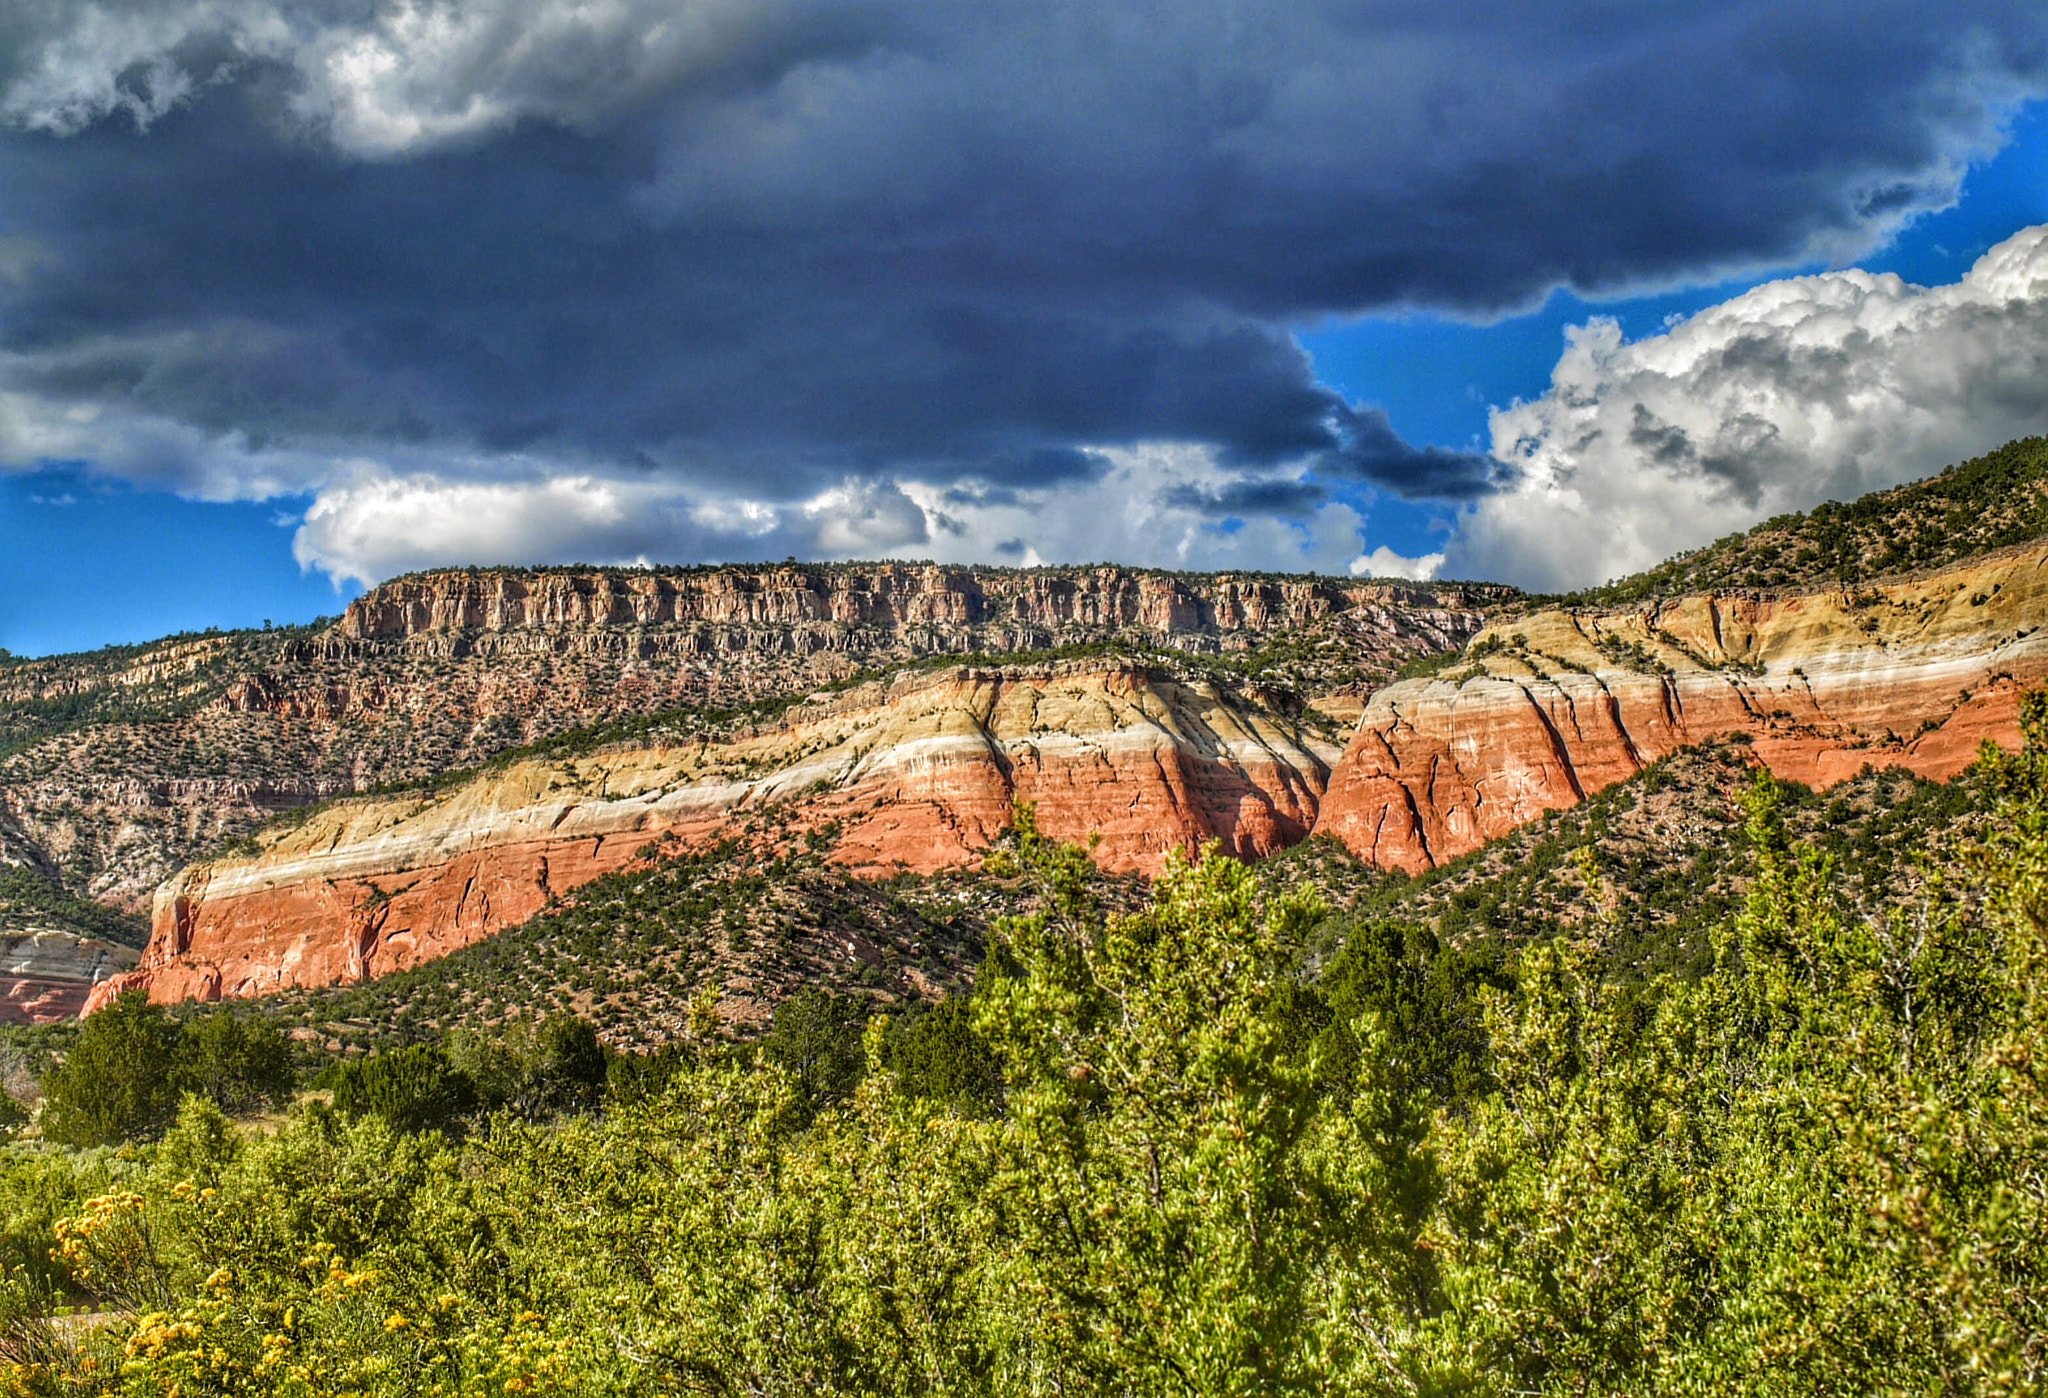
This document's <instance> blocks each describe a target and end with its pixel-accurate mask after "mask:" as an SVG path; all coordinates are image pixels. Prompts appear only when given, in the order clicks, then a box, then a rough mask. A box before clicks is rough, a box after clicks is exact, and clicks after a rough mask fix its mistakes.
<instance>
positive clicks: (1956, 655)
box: [1317, 545, 2048, 870]
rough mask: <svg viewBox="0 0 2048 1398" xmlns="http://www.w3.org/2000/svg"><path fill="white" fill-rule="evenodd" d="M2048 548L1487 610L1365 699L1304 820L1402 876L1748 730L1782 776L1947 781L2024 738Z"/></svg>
mask: <svg viewBox="0 0 2048 1398" xmlns="http://www.w3.org/2000/svg"><path fill="white" fill-rule="evenodd" d="M2044 627H2048V545H2043V546H2038V547H2034V548H2030V549H2026V550H2020V551H2014V552H2009V553H2006V554H2003V555H2000V556H1997V557H1993V558H1989V559H1986V560H1983V561H1980V562H1976V563H1972V564H1967V565H1964V566H1960V567H1957V568H1954V569H1950V570H1947V571H1945V572H1942V573H1939V574H1935V575H1932V576H1929V577H1926V578H1922V579H1917V580H1913V581H1908V582H1901V583H1896V584H1892V585H1889V586H1883V587H1876V588H1869V589H1864V590H1860V591H1854V592H1843V591H1831V592H1812V593H1807V594H1803V595H1797V596H1787V597H1780V598H1765V597H1755V596H1709V597H1691V598H1686V599H1683V600H1681V601H1677V602H1672V603H1667V604H1660V605H1656V606H1652V607H1648V608H1644V609H1640V610H1635V611H1603V612H1595V611H1547V612H1542V613H1539V614H1537V615H1534V616H1530V617H1526V618H1522V619H1519V620H1516V621H1512V622H1502V623H1499V624H1497V625H1495V626H1493V627H1490V628H1489V629H1488V630H1487V631H1485V632H1483V633H1481V635H1479V636H1478V637H1477V638H1475V639H1474V641H1473V643H1472V646H1471V648H1470V649H1469V650H1468V652H1467V658H1466V659H1465V660H1463V661H1461V662H1459V663H1456V664H1454V665H1452V666H1450V667H1448V668H1447V669H1446V670H1444V671H1443V672H1442V673H1441V674H1439V675H1438V676H1437V677H1435V678H1432V679H1426V680H1413V681H1406V682H1403V683H1399V684H1394V685H1390V686H1387V687H1386V688H1384V689H1381V690H1379V691H1378V692H1376V693H1375V694H1373V696H1372V697H1371V699H1370V701H1369V702H1368V704H1367V706H1366V709H1365V713H1364V715H1363V717H1362V718H1361V720H1360V723H1359V728H1358V732H1357V734H1356V736H1354V737H1353V739H1352V740H1351V743H1350V745H1349V747H1347V748H1346V750H1345V753H1344V756H1343V758H1342V760H1341V761H1339V763H1338V764H1337V767H1336V769H1335V771H1334V772H1333V774H1332V777H1331V782H1330V790H1329V793H1328V795H1327V797H1326V799H1325V801H1324V804H1323V809H1322V815H1321V819H1320V821H1319V822H1318V825H1317V829H1318V831H1328V832H1330V833H1332V834H1334V835H1336V836H1337V837H1338V838H1339V839H1341V840H1343V842H1344V843H1345V844H1346V845H1348V846H1349V847H1350V848H1351V849H1352V850H1354V851H1355V852H1357V853H1358V854H1359V855H1361V856H1362V857H1364V858H1366V859H1369V860H1372V861H1373V862H1375V863H1378V864H1382V865H1390V866H1393V867H1396V868H1402V869H1408V870H1415V869H1420V868H1424V867H1427V866H1429V865H1431V864H1435V863H1438V862H1440V861H1442V860H1445V859H1450V858H1453V857H1455V856H1457V855H1460V854H1463V853H1465V852H1467V851H1469V850H1472V849H1476V848H1478V847H1479V846H1480V845H1482V844H1484V843H1485V842H1486V841H1487V840H1490V839H1492V838H1494V837H1495V836H1497V835H1500V834H1503V833H1505V832H1506V831H1508V830H1511V829H1513V828H1514V827H1515V826H1517V825H1520V824H1521V823H1523V822H1524V821H1527V820H1529V819H1532V818H1533V817H1536V816H1539V815H1541V814H1542V813H1543V812H1545V811H1549V810H1555V809H1558V808H1559V807H1563V806H1569V805H1571V804H1573V803H1575V802H1577V801H1580V800H1582V799H1584V797H1585V796H1586V795H1587V794H1589V793H1591V792H1594V791H1598V790H1600V789H1602V788H1604V787H1607V786H1610V785H1612V784H1613V783H1615V782H1617V781H1621V780H1623V779H1624V778H1626V777H1628V776H1629V775H1630V774H1632V773H1634V772H1636V771H1639V770H1641V769H1642V768H1643V767H1644V766H1645V765H1647V764H1649V763H1651V762H1654V761H1656V760H1657V759H1658V758H1660V757H1663V756H1665V755H1666V754H1668V753H1670V752H1672V751H1674V750H1675V749H1677V748H1680V747H1683V746H1686V745H1688V744H1692V743H1698V742H1702V741H1705V740H1707V739H1711V738H1723V737H1728V736H1731V735H1734V734H1738V733H1746V734H1749V735H1750V736H1751V737H1752V739H1753V740H1754V744H1755V751H1756V753H1757V755H1758V757H1759V758H1761V759H1762V760H1763V761H1764V762H1765V763H1766V764H1767V765H1768V766H1769V767H1770V768H1771V769H1772V770H1773V771H1774V772H1776V773H1778V774H1779V775H1780V776H1784V777H1787V778H1791V779H1794V780H1798V781H1801V782H1805V783H1808V784H1810V785H1814V786H1822V787H1825V786H1828V785H1831V784H1832V783H1834V782H1837V781H1840V780H1842V779H1843V778H1845V777H1848V776H1851V775H1853V774H1854V773H1856V772H1857V771H1859V770H1861V769H1862V767H1863V766H1864V764H1865V763H1872V764H1875V765H1877V766H1880V767H1883V766H1900V767H1906V768H1910V769H1911V770H1913V771H1915V772H1919V773H1921V774H1923V775H1927V776H1934V777H1943V778H1945V777H1948V776H1951V775H1953V774H1955V773H1956V772H1959V771H1961V770H1962V769H1963V768H1964V767H1965V766H1967V765H1968V764H1969V762H1970V760H1971V759H1972V758H1973V757H1974V756H1975V753H1976V750H1977V746H1978V744H1979V742H1981V741H1982V740H1984V739H1986V738H1989V739H1992V740H1994V741H1997V742H2000V743H2005V744H2011V743H2014V742H2016V741H2017V739H2018V736H2019V732H2018V702H2019V695H2020V693H2021V692H2022V690H2023V689H2025V688H2028V687H2031V686H2034V685H2038V684H2040V683H2041V682H2042V681H2043V679H2044V678H2048V630H2044Z"/></svg>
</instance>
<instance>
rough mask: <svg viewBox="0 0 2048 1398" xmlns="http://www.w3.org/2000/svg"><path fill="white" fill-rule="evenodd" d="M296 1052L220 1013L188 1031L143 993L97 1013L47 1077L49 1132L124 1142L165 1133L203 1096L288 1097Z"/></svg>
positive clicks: (219, 1100) (246, 1102)
mask: <svg viewBox="0 0 2048 1398" xmlns="http://www.w3.org/2000/svg"><path fill="white" fill-rule="evenodd" d="M293 1082H294V1074H293V1072H292V1066H291V1051H290V1048H289V1046H288V1045H287V1044H286V1043H285V1039H284V1035H283V1034H282V1033H280V1032H279V1031H278V1029H277V1027H276V1026H275V1025H272V1024H268V1023H265V1022H264V1021H262V1020H258V1019H243V1018H240V1017H238V1016H236V1015H235V1014H233V1013H232V1012H230V1011H227V1010H215V1011H213V1012H212V1013H210V1014H206V1015H202V1016H199V1017H196V1018H194V1019H193V1020H192V1021H191V1022H190V1023H188V1024H186V1025H184V1026H182V1027H181V1026H180V1025H179V1024H178V1022H177V1021H176V1020H174V1019H172V1018H171V1017H170V1016H169V1015H167V1014H165V1013H164V1012H163V1011H162V1010H160V1009H157V1008H156V1007H155V1006H153V1005H151V1004H150V1003H149V1001H148V999H147V998H146V997H145V996H144V995H143V994H142V993H141V992H139V991H131V992H129V993H128V994H126V995H123V996H121V997H120V998H119V999H117V1000H116V1001H115V1002H114V1003H113V1004H111V1005H109V1006H107V1007H106V1008H104V1009H102V1010H100V1011H99V1012H98V1013H96V1014H94V1015H92V1016H91V1017H89V1018H88V1019H87V1020H86V1021H85V1023H84V1024H83V1025H82V1026H81V1027H80V1029H79V1032H78V1037H77V1040H76V1042H75V1043H74V1044H73V1045H72V1047H71V1049H70V1052H69V1053H68V1055H67V1056H66V1057H65V1059H64V1062H63V1064H62V1065H61V1066H59V1067H57V1068H56V1069H55V1070H54V1071H52V1072H51V1073H49V1074H48V1075H47V1076H46V1077H45V1078H44V1080H43V1092H44V1098H43V1110H42V1117H41V1124H42V1131H43V1136H44V1137H45V1138H46V1139H48V1140H51V1141H57V1142H61V1143H63V1144H66V1145H76V1146H95V1145H119V1144H120V1143H121V1142H123V1141H134V1140H146V1139H149V1138H151V1137H154V1136H155V1135H157V1134H158V1133H160V1132H161V1131H162V1130H163V1129H164V1127H165V1126H167V1125H168V1124H169V1123H170V1121H171V1118H172V1115H173V1114H174V1113H175V1112H176V1110H177V1106H178V1100H179V1098H180V1097H181V1096H183V1095H184V1094H186V1093H194V1094H197V1095H198V1096H200V1097H201V1098H204V1099H205V1100H207V1101H209V1102H211V1103H213V1104H215V1105H216V1106H219V1107H222V1108H226V1109H227V1110H230V1111H234V1112H249V1111H254V1110H256V1109H257V1108H259V1107H262V1106H265V1105H269V1104H272V1103H277V1102H281V1101H283V1100H285V1099H286V1098H287V1097H288V1096H289V1095H290V1093H291V1089H292V1086H293Z"/></svg>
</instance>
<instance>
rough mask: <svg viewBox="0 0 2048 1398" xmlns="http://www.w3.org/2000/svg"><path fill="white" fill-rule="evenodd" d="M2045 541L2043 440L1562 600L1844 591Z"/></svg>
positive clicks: (1773, 522) (1770, 522) (2046, 443)
mask: <svg viewBox="0 0 2048 1398" xmlns="http://www.w3.org/2000/svg"><path fill="white" fill-rule="evenodd" d="M2043 534H2048V437H2028V438H2025V439H2023V440H2021V441H2016V442H2008V443H2007V444H2006V445H2005V446H2002V447H2000V448H1999V449H1998V450H1997V451H1994V452H1989V453H1987V454H1986V455H1983V456H1980V457H1976V458H1974V459H1973V460H1970V461H1965V462H1962V463H1960V464H1958V465H1954V466H1951V467H1949V468H1948V469H1947V470H1945V471H1943V472H1942V473H1941V474H1940V475H1938V476H1934V477H1931V478H1930V479H1928V480H1924V481H1916V482H1913V483H1912V484H1910V485H1902V486H1899V487H1898V488H1897V489H1894V490H1883V491H1875V492H1872V493H1871V494H1869V495H1865V496H1863V497H1861V498H1860V499H1858V500H1856V501H1854V502H1852V503H1850V504H1846V505H1844V504H1838V503H1835V502H1832V501H1830V502H1829V503H1827V504H1824V505H1821V506H1819V507H1818V508H1816V509H1814V510H1812V511H1810V512H1809V513H1807V514H1803V515H1780V516H1778V517H1777V518H1775V519H1767V520H1765V521H1764V522H1763V523H1762V524H1759V525H1757V526H1756V527H1755V528H1753V529H1751V530H1749V531H1748V532H1747V533H1744V534H1731V535H1729V536H1728V537H1727V538H1725V539H1721V540H1719V541H1718V542H1716V543H1714V544H1712V545H1709V546H1708V547H1706V548H1703V549H1698V550H1695V551H1694V552H1692V553H1686V554H1680V555H1679V556H1678V557H1676V558H1674V559H1672V560H1671V561H1670V562H1668V563H1664V564H1662V565H1660V566H1658V567H1655V568H1652V569H1649V570H1648V571H1647V572H1642V573H1637V574H1635V575H1634V576H1633V577H1628V578H1623V579H1622V580H1620V581H1619V582H1613V583H1609V584H1607V585H1606V586H1605V587H1597V588H1591V589H1588V590H1587V591H1584V592H1579V593H1574V594H1573V595H1571V596H1570V597H1567V598H1565V599H1563V600H1564V601H1566V602H1568V603H1573V604H1580V605H1587V606H1617V605H1628V604H1632V603H1636V602H1641V601H1643V600H1645V599H1648V598H1652V597H1675V596H1679V595H1681V594H1684V593H1688V592H1704V591H1709V590H1715V589H1720V590H1726V589H1734V588H1782V587H1797V586H1816V585H1833V586H1848V585H1853V584H1856V583H1861V582H1866V581H1869V580H1871V579H1875V578H1879V577H1883V576H1886V575H1889V574H1894V573H1904V572H1910V571H1916V570H1920V569H1927V568H1938V567H1941V566H1944V565H1946V564H1950V563H1955V562H1958V561H1960V560H1962V559H1964V558H1967V557H1969V556H1970V555H1972V554H1976V553H1982V552H1984V551H1985V550H1987V549H1995V548H2003V547H2006V546H2008V545H2011V544H2019V543H2025V542H2028V541H2030V540H2033V539H2038V538H2040V537H2041V536H2042V535H2043Z"/></svg>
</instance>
